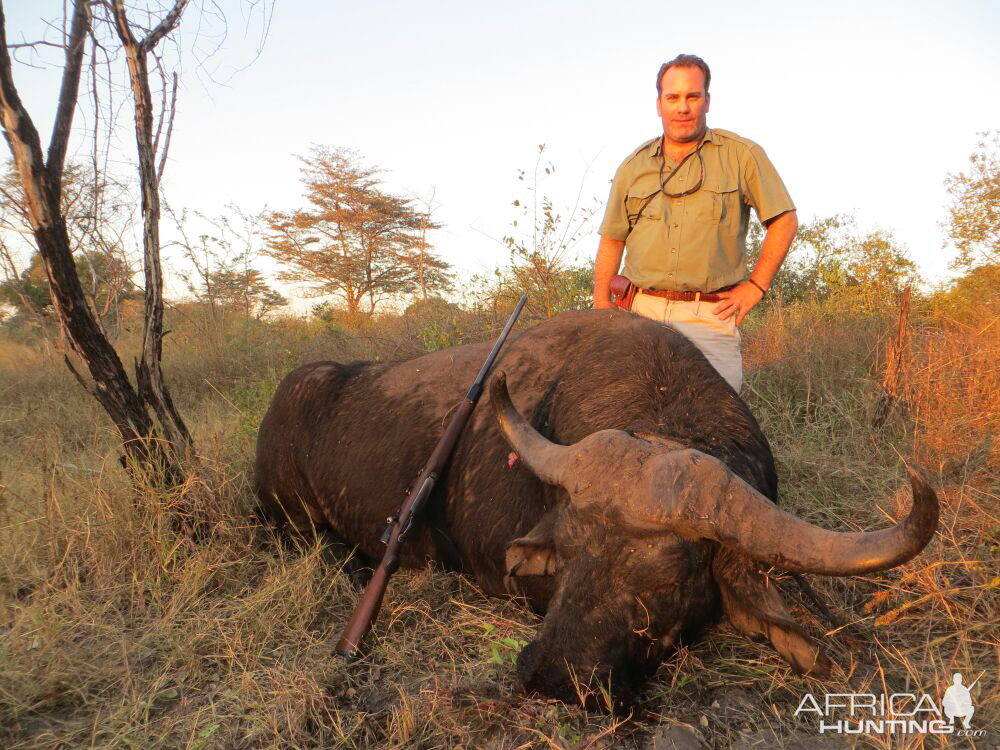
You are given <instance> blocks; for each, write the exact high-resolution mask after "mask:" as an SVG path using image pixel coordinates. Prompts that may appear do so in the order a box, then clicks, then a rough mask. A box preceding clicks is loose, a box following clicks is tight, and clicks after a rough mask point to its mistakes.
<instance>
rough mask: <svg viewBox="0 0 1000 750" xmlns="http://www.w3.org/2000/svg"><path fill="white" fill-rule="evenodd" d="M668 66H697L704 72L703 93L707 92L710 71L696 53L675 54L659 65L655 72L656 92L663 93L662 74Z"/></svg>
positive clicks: (710, 76)
mask: <svg viewBox="0 0 1000 750" xmlns="http://www.w3.org/2000/svg"><path fill="white" fill-rule="evenodd" d="M670 68H698V70H700V71H701V72H702V73H704V74H705V93H706V94H707V93H708V84H710V83H711V82H712V71H711V70H709V69H708V63H707V62H705V61H704V60H702V59H701V58H700V57H698V55H677V57H675V58H674V59H673V60H671V61H670V62H665V63H663V65H661V66H660V72H659V73H657V74H656V94H657V96H662V95H663V74H664V73H666V72H667V71H668V70H670Z"/></svg>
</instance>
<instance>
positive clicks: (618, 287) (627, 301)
mask: <svg viewBox="0 0 1000 750" xmlns="http://www.w3.org/2000/svg"><path fill="white" fill-rule="evenodd" d="M637 291H639V287H637V286H636V285H635V284H633V283H632V282H631V281H629V280H628V277H627V276H622V275H621V274H618V275H617V276H612V277H611V299H612V301H613V302H614V303H615V306H616V307H620V308H621V309H622V310H631V309H632V300H633V299H634V298H635V293H636V292H637Z"/></svg>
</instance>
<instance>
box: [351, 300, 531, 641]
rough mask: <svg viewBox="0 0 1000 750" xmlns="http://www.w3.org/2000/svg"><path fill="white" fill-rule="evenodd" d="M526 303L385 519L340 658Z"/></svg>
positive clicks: (373, 610)
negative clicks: (378, 553) (379, 552)
mask: <svg viewBox="0 0 1000 750" xmlns="http://www.w3.org/2000/svg"><path fill="white" fill-rule="evenodd" d="M527 301H528V295H524V296H523V297H521V299H520V301H518V303H517V307H515V308H514V312H513V313H511V316H510V320H508V321H507V325H505V326H504V329H503V331H502V332H501V333H500V338H498V339H497V342H496V343H495V344H494V345H493V349H492V350H490V353H489V355H488V356H487V357H486V361H485V362H484V363H483V366H482V368H480V370H479V374H478V375H477V376H476V380H475V382H474V383H473V384H472V387H471V388H469V392H468V393H467V394H466V395H465V399H464V400H463V401H462V402H461V403H460V404H459V405H458V408H457V409H456V410H455V415H454V416H453V417H452V418H451V422H449V423H448V427H447V429H445V431H444V435H442V436H441V439H440V440H438V444H437V445H436V446H435V447H434V451H433V452H432V453H431V457H430V458H429V459H427V463H426V464H424V466H423V468H422V469H421V470H420V473H419V474H418V475H417V479H416V481H415V482H414V483H413V485H412V487H411V489H410V491H409V492H408V493H407V495H406V499H405V500H404V501H403V504H402V505H401V506H400V507H399V510H398V511H396V512H395V513H393V514H392V515H391V516H389V517H388V518H387V519H385V520H386V523H388V524H389V525H388V526H387V527H386V529H385V532H383V534H382V543H383V544H384V545H385V554H384V555H383V556H382V561H381V562H380V563H379V564H378V567H376V568H375V572H374V573H373V574H372V577H371V580H370V581H369V582H368V586H366V587H365V590H364V592H363V593H362V594H361V599H360V600H358V606H357V607H356V608H355V610H354V614H352V615H351V619H350V620H348V621H347V625H345V626H344V632H343V633H342V634H341V636H340V641H338V643H337V653H338V654H340V655H341V656H343V657H346V658H349V659H350V658H354V657H355V656H357V655H358V650H359V647H360V645H361V641H362V640H364V637H365V636H366V635H367V634H368V631H369V630H371V627H372V624H373V623H374V622H375V618H376V617H378V611H379V609H380V608H381V607H382V597H383V596H384V594H385V589H386V586H388V584H389V577H390V576H391V575H392V574H393V573H395V572H396V571H397V570H398V569H399V551H400V549H401V548H402V546H403V542H405V541H406V539H407V536H408V535H409V533H410V530H411V528H412V527H413V521H414V520H415V519H416V518H417V516H418V515H419V514H420V511H421V509H422V508H423V506H424V503H425V502H426V501H427V498H428V497H430V494H431V491H432V490H433V489H434V484H435V482H437V480H438V477H439V476H440V475H441V472H442V470H443V469H444V465H445V464H446V463H447V462H448V459H449V458H450V457H451V452H452V451H453V450H454V448H455V443H457V442H458V438H459V436H460V435H461V434H462V430H463V429H465V423H466V422H468V421H469V416H471V414H472V410H473V409H474V408H475V406H476V402H477V401H478V400H479V397H480V396H481V395H482V393H483V382H484V381H485V380H486V375H487V374H488V373H489V371H490V368H491V367H492V366H493V361H494V360H495V359H496V358H497V354H499V352H500V347H502V346H503V344H504V341H506V340H507V335H508V334H509V333H510V329H511V328H513V327H514V322H515V321H516V320H517V316H518V315H520V314H521V310H522V309H523V308H524V303H525V302H527Z"/></svg>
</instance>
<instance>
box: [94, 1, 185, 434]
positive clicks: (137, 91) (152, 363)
mask: <svg viewBox="0 0 1000 750" xmlns="http://www.w3.org/2000/svg"><path fill="white" fill-rule="evenodd" d="M187 3H188V0H177V2H176V3H175V4H174V7H173V8H172V9H171V10H170V12H169V13H168V14H167V16H166V17H165V18H164V19H163V21H162V22H161V23H160V24H159V25H158V26H157V27H156V28H155V29H153V30H152V31H151V32H150V33H149V35H148V36H147V37H146V38H145V39H143V40H142V41H138V40H137V39H136V38H135V36H134V35H133V34H132V29H131V28H130V27H129V23H128V18H127V16H126V14H125V3H124V0H114V4H113V5H112V11H113V13H114V19H115V28H116V29H117V31H118V38H119V39H120V40H121V42H122V46H123V47H124V49H125V57H126V59H127V61H128V72H129V80H130V81H131V84H132V93H133V95H134V96H135V138H136V146H137V148H138V153H139V182H140V185H141V189H142V221H143V236H142V245H143V259H144V263H143V266H144V268H145V282H146V289H145V310H146V315H145V324H144V327H143V331H142V360H141V361H137V362H136V365H135V374H136V382H137V384H138V386H139V396H140V397H141V398H142V400H143V401H144V402H146V403H148V404H149V405H150V406H152V407H153V411H155V412H156V416H157V419H158V421H159V423H160V426H161V428H162V429H163V432H164V435H165V436H166V438H167V440H168V441H169V442H170V443H171V444H172V445H173V446H175V447H176V448H177V449H178V450H186V449H190V448H192V447H193V441H192V440H191V434H190V433H189V432H188V429H187V426H186V425H185V424H184V420H183V419H182V418H181V415H180V413H179V412H178V411H177V409H176V408H175V407H174V403H173V399H172V398H171V397H170V391H169V390H168V389H167V385H166V383H165V382H164V381H163V370H162V368H161V366H160V360H161V356H162V352H163V270H162V267H161V265H160V194H159V186H160V176H161V174H158V173H157V170H156V161H155V159H156V153H155V152H154V147H153V103H152V94H151V93H150V90H149V71H148V69H147V66H146V55H147V54H148V53H149V52H150V51H151V50H152V49H153V48H155V47H156V45H157V44H158V43H159V41H160V40H161V39H162V38H163V37H164V36H166V35H167V34H169V33H170V32H171V31H172V30H173V29H174V27H176V25H177V24H178V22H179V21H180V17H181V14H182V13H183V12H184V8H185V6H186V5H187ZM174 85H175V86H176V80H175V82H174ZM164 116H165V115H164ZM170 116H171V117H173V114H172V113H171V115H170ZM169 132H170V128H169V127H168V133H169ZM165 150H166V145H165V146H164V157H165V155H166V151H165ZM160 163H161V171H162V165H163V164H165V161H164V160H162V159H161V162H160Z"/></svg>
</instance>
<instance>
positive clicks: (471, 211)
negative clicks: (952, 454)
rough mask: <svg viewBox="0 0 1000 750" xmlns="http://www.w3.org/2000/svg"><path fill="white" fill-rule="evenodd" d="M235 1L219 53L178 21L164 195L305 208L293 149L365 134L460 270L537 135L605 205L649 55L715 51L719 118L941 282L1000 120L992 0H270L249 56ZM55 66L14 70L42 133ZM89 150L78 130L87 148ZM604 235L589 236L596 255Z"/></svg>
mask: <svg viewBox="0 0 1000 750" xmlns="http://www.w3.org/2000/svg"><path fill="white" fill-rule="evenodd" d="M196 2H197V0H196ZM3 5H4V10H5V13H6V16H7V35H8V41H15V40H17V39H21V38H26V39H32V38H37V37H38V36H39V35H40V34H41V30H42V25H41V22H40V19H43V18H44V19H50V20H53V19H58V18H59V17H60V15H61V9H62V2H58V1H55V2H54V1H52V0H6V1H5V2H4V3H3ZM221 5H222V7H223V8H224V9H225V10H226V13H227V19H228V25H229V33H228V36H227V38H226V39H225V41H224V42H223V43H222V49H221V51H220V52H218V53H217V54H215V55H214V56H213V57H211V58H210V59H209V61H208V62H207V63H202V64H199V59H198V51H199V50H201V51H204V50H205V49H207V48H208V47H209V46H211V45H212V44H214V42H215V40H216V39H217V37H218V31H219V29H220V28H221V27H219V25H218V23H217V22H215V21H214V20H213V19H212V18H211V17H201V18H199V17H198V16H197V14H196V13H195V12H194V11H195V10H197V8H195V7H192V8H191V9H189V11H188V16H187V17H186V18H185V20H184V22H183V25H182V29H181V32H182V35H183V38H182V42H181V49H182V52H181V62H182V76H181V89H180V92H179V94H178V113H177V120H176V124H175V131H174V136H173V140H172V143H171V147H170V163H169V164H168V167H167V170H166V174H165V178H164V180H165V181H164V190H165V192H166V195H167V198H168V200H169V201H170V202H171V203H172V204H173V205H174V206H175V207H189V208H192V209H197V210H200V211H202V212H204V213H208V214H216V213H220V212H221V211H223V210H224V206H225V205H226V204H229V203H233V204H236V205H238V206H240V207H241V208H242V209H244V210H246V211H256V210H260V209H261V208H263V207H265V206H266V207H268V208H271V209H280V210H285V209H294V208H297V207H300V206H303V205H304V200H303V198H302V197H301V194H302V191H301V185H300V182H299V166H300V164H299V162H298V161H297V160H296V158H295V155H304V154H307V153H308V151H309V149H310V146H311V144H324V145H327V146H331V147H335V146H343V147H349V148H352V149H355V150H357V151H358V152H359V153H360V154H361V155H362V156H363V157H364V159H365V161H366V163H368V164H373V165H378V166H380V167H382V168H383V169H384V170H385V171H384V173H383V178H384V182H385V186H386V187H387V188H388V189H389V190H391V191H394V192H398V193H402V194H413V195H423V196H427V195H429V194H430V193H431V191H433V193H434V200H435V203H436V204H437V206H438V207H437V209H436V211H435V214H434V216H435V219H436V220H437V221H438V222H439V223H441V224H442V225H443V228H442V229H441V230H439V231H438V232H436V233H434V236H433V237H432V240H433V242H434V244H435V246H436V248H437V251H438V252H439V253H440V254H441V255H442V256H443V257H444V258H445V259H446V260H447V261H449V262H451V263H452V264H454V266H455V267H456V268H457V269H458V270H459V272H460V274H461V275H462V276H463V277H468V275H470V274H473V273H483V272H489V271H490V270H492V269H493V268H494V267H495V266H496V265H497V264H501V263H504V262H506V260H507V259H508V257H509V256H508V252H507V250H506V249H505V248H503V247H502V246H501V244H500V242H499V239H500V238H501V237H502V236H503V235H505V234H508V233H509V232H510V224H511V221H512V220H513V219H515V218H517V213H516V211H517V209H515V208H514V207H513V206H512V202H513V201H514V200H515V199H520V200H521V201H524V200H525V199H526V198H528V197H529V195H528V193H527V192H526V190H525V184H524V183H522V182H519V181H518V180H517V170H518V169H525V170H528V171H529V172H530V171H531V170H532V169H533V167H534V164H535V161H536V158H537V155H538V147H539V144H546V152H545V156H546V158H547V161H551V162H552V163H553V164H554V165H555V166H556V172H555V175H554V176H553V177H552V178H550V179H549V180H548V182H546V183H544V184H542V185H541V192H542V193H544V194H546V195H548V196H549V197H551V198H552V199H553V201H554V203H555V205H556V207H557V208H563V209H565V210H564V213H568V211H569V209H570V208H571V207H572V205H573V203H574V202H575V200H576V197H577V194H578V193H581V186H582V193H581V194H582V196H583V197H584V198H585V199H588V198H594V197H596V198H597V200H598V201H599V202H601V203H603V202H604V200H605V199H606V198H607V192H608V188H609V182H610V179H611V176H612V175H613V173H614V170H615V168H616V167H617V165H618V164H619V163H620V162H621V160H622V159H623V158H624V157H625V156H626V155H627V154H628V153H630V152H631V151H632V150H633V149H634V148H635V147H636V146H638V145H639V144H640V143H641V142H642V141H644V140H647V139H649V138H652V137H654V136H656V135H658V134H659V133H660V132H661V127H660V121H659V119H658V117H657V115H656V111H655V100H656V90H655V78H656V71H657V69H658V68H659V66H660V64H661V63H662V62H664V61H665V60H668V59H670V58H672V57H674V56H675V55H676V54H678V53H680V52H688V53H694V54H697V55H699V56H701V57H702V58H704V59H705V60H706V61H707V62H708V64H709V65H710V66H711V69H712V84H711V94H712V101H711V111H710V113H709V115H708V123H709V126H710V127H718V128H723V129H726V130H730V131H733V132H735V133H738V134H739V135H741V136H744V137H746V138H749V139H751V140H753V141H756V142H757V143H759V144H760V145H761V146H763V148H764V149H765V150H766V152H767V154H768V155H769V157H770V158H771V160H772V162H773V163H774V164H775V166H776V167H777V169H778V171H779V173H780V174H781V175H782V177H783V179H784V181H785V184H786V185H787V187H788V189H789V192H790V193H791V195H792V197H793V199H794V201H795V203H796V205H797V207H798V210H799V218H800V221H805V220H808V219H810V218H811V217H813V216H829V215H831V214H835V213H853V214H854V215H855V216H856V218H857V220H858V224H859V226H860V227H861V229H862V230H863V231H865V230H868V229H874V228H876V227H878V228H882V229H886V230H890V231H892V232H893V233H894V234H895V236H896V238H897V239H898V240H899V241H901V242H902V243H903V244H904V245H905V247H906V248H907V250H908V252H909V254H910V257H911V258H912V259H913V260H915V261H916V262H917V264H918V266H919V267H920V270H921V272H922V273H923V275H924V276H925V277H927V278H929V279H931V280H943V279H945V278H947V276H948V262H949V260H950V259H951V258H952V257H953V255H954V253H953V251H952V250H951V249H949V248H947V247H945V235H944V231H943V230H942V228H941V223H942V222H943V221H944V220H945V218H946V208H945V207H946V204H947V202H948V196H947V193H946V190H945V187H944V184H943V182H944V179H945V177H946V175H947V174H948V173H957V172H959V171H962V170H965V169H967V168H968V157H969V155H970V154H971V153H972V151H973V150H974V148H975V146H976V144H977V142H978V140H979V136H978V134H979V133H980V132H982V131H985V130H989V129H993V128H997V127H1000V96H997V93H996V92H998V91H1000V45H997V44H996V31H997V29H998V28H1000V3H997V2H994V1H993V0H980V1H976V0H956V1H954V2H949V3H947V4H946V3H941V2H914V1H912V0H911V1H909V2H893V1H892V0H886V1H881V0H880V1H878V2H873V1H872V0H868V1H867V2H855V1H854V0H841V2H838V3H803V2H794V3H792V2H788V3H783V2H771V3H768V2H759V3H746V2H730V1H729V0H716V1H715V2H712V3H699V4H693V3H691V4H687V5H686V6H684V7H681V6H680V5H679V4H675V3H664V2H628V1H623V2H618V3H608V2H590V1H589V0H577V1H575V2H571V1H570V0H559V1H552V2H545V1H544V0H535V2H517V1H512V2H507V3H503V4H501V3H489V4H487V3H480V2H432V1H428V2H424V3H413V2H389V1H387V0H367V2H364V3H357V2H351V3H348V2H342V1H339V0H338V1H334V2H318V1H311V2H307V1H306V0H299V1H298V2H293V1H292V0H277V2H276V3H275V4H274V7H273V13H272V14H271V16H270V17H269V19H268V20H269V25H268V26H267V33H266V39H265V41H264V45H263V50H262V51H261V53H260V54H259V56H256V57H255V52H256V49H257V42H258V41H259V39H260V36H261V28H262V22H261V17H260V16H259V15H257V16H253V17H251V18H250V20H249V22H248V23H245V22H244V19H243V18H242V16H241V12H240V6H239V3H238V2H236V0H222V2H221ZM21 59H28V58H27V57H25V56H23V55H22V56H21ZM57 72H58V71H54V70H52V69H48V70H46V69H36V68H30V67H26V66H20V67H18V68H17V69H16V71H15V75H16V82H17V83H18V85H19V87H20V88H21V92H22V96H23V97H24V99H25V102H26V105H27V106H28V108H29V112H31V113H32V115H33V117H35V119H36V121H37V122H38V124H39V127H40V129H41V130H42V132H43V133H46V134H47V132H48V129H49V128H50V123H51V117H52V112H53V111H54V104H55V98H56V96H57V92H58V78H57V75H56V73H57ZM129 116H130V115H129ZM124 122H125V125H128V120H127V118H126V119H125V120H124ZM85 128H86V123H84V122H82V121H81V124H80V129H81V131H83V130H85ZM124 135H128V131H127V130H126V131H124ZM124 135H123V136H122V137H120V138H119V139H118V141H117V143H118V145H119V146H120V148H121V153H122V155H123V156H122V159H126V158H128V157H129V155H130V152H129V149H130V148H131V147H132V144H131V143H130V142H129V141H128V139H127V138H125V137H124ZM43 140H44V137H43ZM87 148H89V147H88V146H87V145H86V144H85V140H84V139H83V137H82V136H81V137H80V138H78V139H77V147H76V152H77V153H78V154H82V153H86V149H87ZM599 219H600V213H599V214H598V216H597V217H596V219H595V220H594V222H593V226H594V227H595V228H596V225H597V224H598V223H599ZM596 244H597V237H596V235H594V236H587V237H585V238H584V239H583V240H582V241H581V243H580V244H579V245H578V247H577V250H578V252H579V256H580V257H581V258H586V257H590V256H592V255H593V253H594V250H595V249H596ZM172 262H173V261H172ZM171 283H172V284H174V285H175V288H176V283H177V282H176V279H173V280H172V282H171ZM169 289H170V285H169V284H168V290H169Z"/></svg>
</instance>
